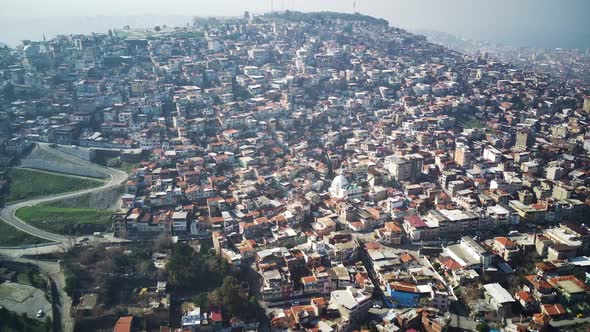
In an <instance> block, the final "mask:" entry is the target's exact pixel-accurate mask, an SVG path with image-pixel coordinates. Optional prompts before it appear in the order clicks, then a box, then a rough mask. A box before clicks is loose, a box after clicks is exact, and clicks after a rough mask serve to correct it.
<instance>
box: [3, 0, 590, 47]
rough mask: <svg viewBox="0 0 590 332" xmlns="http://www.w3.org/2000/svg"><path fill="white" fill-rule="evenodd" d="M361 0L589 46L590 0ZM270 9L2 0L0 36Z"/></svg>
mask: <svg viewBox="0 0 590 332" xmlns="http://www.w3.org/2000/svg"><path fill="white" fill-rule="evenodd" d="M272 2H273V3H274V9H275V10H281V9H293V10H300V11H322V10H331V11H340V12H352V5H353V2H354V0H273V1H272ZM356 6H357V10H358V11H360V12H361V13H363V14H368V15H373V16H377V17H381V18H385V19H387V20H389V21H390V22H391V24H393V25H395V26H399V27H402V28H407V29H410V30H412V29H430V30H437V31H444V32H449V33H453V34H456V35H460V36H465V37H469V38H475V39H482V40H492V41H499V42H505V43H509V44H513V45H532V46H542V47H575V46H577V47H590V0H357V1H356ZM270 9H271V0H0V41H7V42H8V43H9V44H12V45H14V44H15V43H16V42H17V41H18V40H20V39H23V38H31V39H40V38H41V37H42V35H43V33H46V34H47V35H48V37H49V36H52V35H55V34H57V33H76V32H80V33H88V32H91V31H105V30H106V29H108V28H109V27H120V26H122V25H123V24H129V23H131V24H132V25H135V26H138V25H144V26H153V25H157V24H174V23H175V24H183V23H186V22H188V21H190V17H191V16H211V15H213V16H234V15H241V14H242V13H243V12H244V11H245V10H249V11H251V12H253V13H261V12H266V11H269V10H270ZM97 16H102V17H100V18H97ZM130 16H131V17H130ZM144 16H146V17H144ZM142 17H143V18H142Z"/></svg>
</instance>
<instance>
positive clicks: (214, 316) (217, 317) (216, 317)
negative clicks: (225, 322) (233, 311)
mask: <svg viewBox="0 0 590 332" xmlns="http://www.w3.org/2000/svg"><path fill="white" fill-rule="evenodd" d="M211 320H212V321H214V322H221V321H222V317H221V311H219V310H216V311H211Z"/></svg>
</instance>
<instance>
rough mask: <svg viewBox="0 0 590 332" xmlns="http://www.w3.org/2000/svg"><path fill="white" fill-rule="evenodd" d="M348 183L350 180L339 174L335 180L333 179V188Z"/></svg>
mask: <svg viewBox="0 0 590 332" xmlns="http://www.w3.org/2000/svg"><path fill="white" fill-rule="evenodd" d="M347 185H348V180H346V177H345V176H344V175H342V174H339V175H337V176H336V177H335V178H334V180H332V188H343V187H345V186H347Z"/></svg>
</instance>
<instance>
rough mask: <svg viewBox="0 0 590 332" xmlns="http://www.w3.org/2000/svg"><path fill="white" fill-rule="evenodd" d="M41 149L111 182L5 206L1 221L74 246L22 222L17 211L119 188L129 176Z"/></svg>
mask: <svg viewBox="0 0 590 332" xmlns="http://www.w3.org/2000/svg"><path fill="white" fill-rule="evenodd" d="M39 147H40V148H41V149H43V150H45V151H48V152H51V153H53V154H55V155H56V156H59V157H60V158H63V159H65V160H68V161H71V162H74V163H77V164H79V165H80V167H86V168H90V169H94V170H96V171H98V172H101V173H103V174H105V175H107V176H108V178H109V180H108V181H107V182H106V183H105V185H104V186H102V187H98V188H92V189H85V190H80V191H75V192H69V193H64V194H58V195H53V196H46V197H41V198H36V199H32V200H28V201H24V202H17V203H14V204H9V205H7V206H5V207H4V208H3V209H2V210H0V219H2V221H4V222H6V223H7V224H10V225H12V226H13V227H15V228H17V229H19V230H21V231H23V232H25V233H29V234H31V235H34V236H37V237H40V238H42V239H46V240H49V241H53V242H58V243H61V244H63V245H67V246H71V245H73V244H74V243H72V242H73V241H72V238H70V237H67V236H63V235H60V234H54V233H50V232H47V231H44V230H41V229H38V228H35V227H33V226H31V225H29V224H27V223H26V222H24V221H22V220H21V219H19V218H17V217H16V215H15V213H16V211H17V210H18V209H20V208H22V207H25V206H33V205H37V204H39V203H44V202H49V201H54V200H58V199H63V198H71V197H75V196H79V195H83V194H87V193H91V192H95V191H99V190H104V189H109V188H113V187H117V186H119V185H120V184H121V183H122V182H123V181H125V180H126V179H127V174H126V173H125V172H122V171H119V170H116V169H112V168H108V167H103V166H100V165H97V164H93V163H90V162H88V161H85V160H82V159H79V158H76V157H74V156H72V155H69V154H67V153H64V152H61V151H58V150H55V149H52V148H50V147H49V146H48V145H47V144H42V143H39ZM74 240H75V239H74Z"/></svg>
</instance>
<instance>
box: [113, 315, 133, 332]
mask: <svg viewBox="0 0 590 332" xmlns="http://www.w3.org/2000/svg"><path fill="white" fill-rule="evenodd" d="M131 322H133V316H125V317H121V318H119V320H117V323H116V324H115V328H114V329H113V332H130V331H131Z"/></svg>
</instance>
